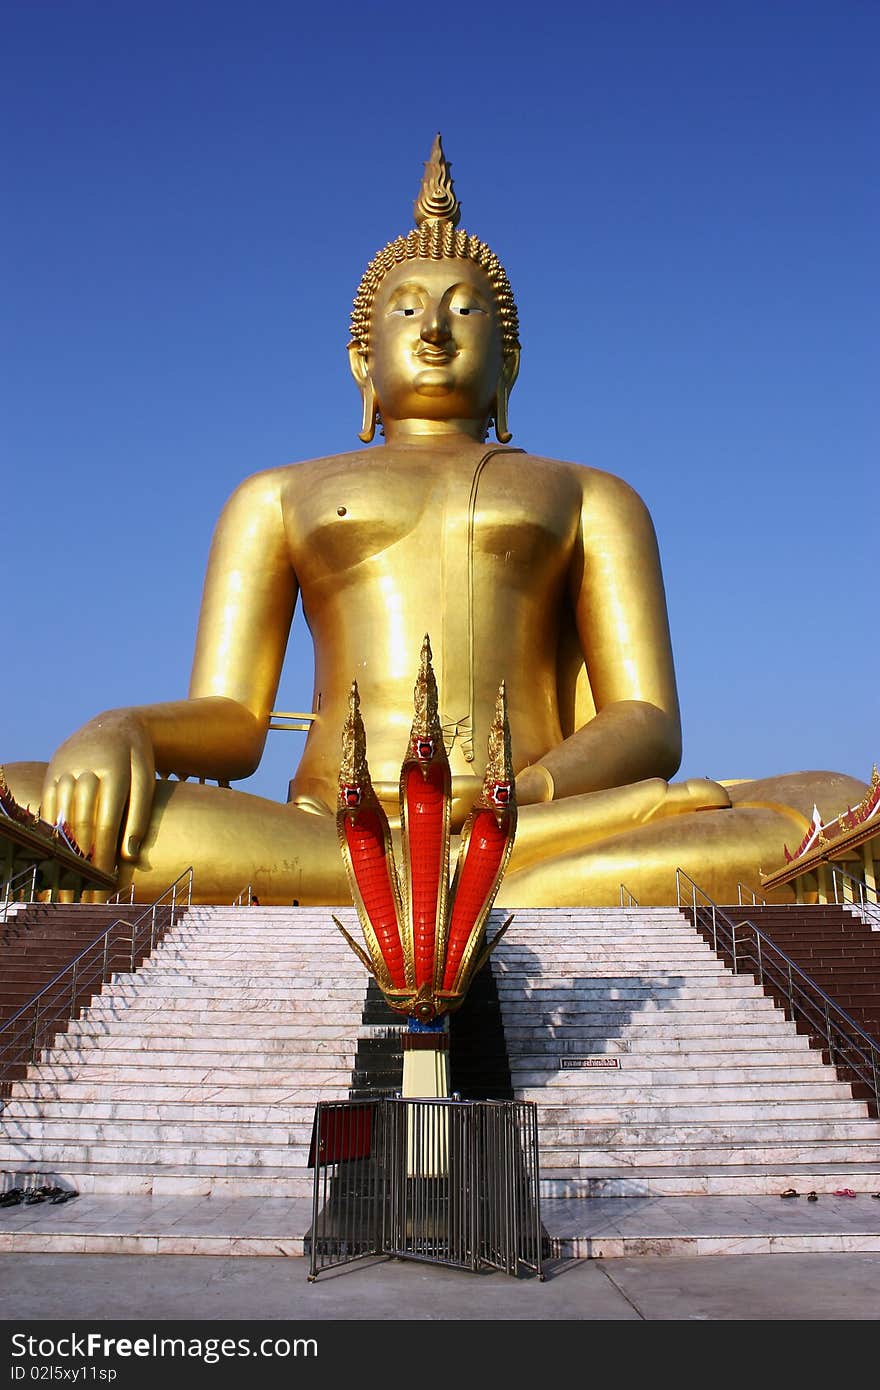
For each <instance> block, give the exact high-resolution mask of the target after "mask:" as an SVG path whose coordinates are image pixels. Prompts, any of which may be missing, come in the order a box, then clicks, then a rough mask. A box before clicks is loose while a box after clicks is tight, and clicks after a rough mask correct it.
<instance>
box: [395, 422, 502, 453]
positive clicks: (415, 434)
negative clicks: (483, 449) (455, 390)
mask: <svg viewBox="0 0 880 1390" xmlns="http://www.w3.org/2000/svg"><path fill="white" fill-rule="evenodd" d="M382 429H383V433H384V435H385V442H386V444H418V445H420V446H428V447H430V445H432V444H438V445H447V446H448V445H449V444H454V443H455V442H456V441H458V442H460V443H462V444H467V443H477V444H482V443H483V441H484V440H485V438H486V421H485V420H383V421H382Z"/></svg>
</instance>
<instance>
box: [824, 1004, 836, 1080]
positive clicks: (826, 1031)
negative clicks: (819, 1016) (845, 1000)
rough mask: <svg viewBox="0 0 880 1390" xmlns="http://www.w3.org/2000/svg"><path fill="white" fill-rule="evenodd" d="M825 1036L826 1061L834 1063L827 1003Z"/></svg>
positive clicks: (832, 1039)
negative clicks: (826, 1044) (826, 1040)
mask: <svg viewBox="0 0 880 1390" xmlns="http://www.w3.org/2000/svg"><path fill="white" fill-rule="evenodd" d="M825 1036H826V1038H827V1039H828V1061H829V1062H830V1063H831V1065H832V1066H833V1065H834V1038H833V1036H832V1033H831V1016H830V1014H829V1013H828V1005H827V1004H826V1005H825Z"/></svg>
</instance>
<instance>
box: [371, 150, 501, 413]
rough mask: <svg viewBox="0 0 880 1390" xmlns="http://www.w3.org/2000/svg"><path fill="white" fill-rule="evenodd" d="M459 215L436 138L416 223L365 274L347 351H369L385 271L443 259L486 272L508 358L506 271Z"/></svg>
mask: <svg viewBox="0 0 880 1390" xmlns="http://www.w3.org/2000/svg"><path fill="white" fill-rule="evenodd" d="M460 216H461V208H460V205H459V202H458V199H457V198H456V196H455V191H454V189H453V187H452V175H451V165H450V164H449V162H448V160H447V159H446V156H445V155H444V153H443V146H442V144H441V141H440V136H439V135H437V136H436V137H435V139H434V145H433V147H432V150H431V156H430V158H429V159H428V161H427V163H426V165H425V175H424V178H423V180H422V186H421V188H420V190H419V196H418V198H417V199H416V202H415V220H416V224H417V225H416V226H415V227H414V228H413V230H412V231H410V232H407V233H406V235H405V236H399V237H397V238H396V239H395V240H394V241H389V243H388V245H387V246H385V247H383V248H382V250H381V251H378V252H377V253H376V255H375V256H374V257H373V259H372V260H371V261H370V264H369V265H368V266H367V268H366V270H365V271H364V274H363V278H362V280H361V283H360V284H359V286H358V291H357V294H356V295H355V298H354V307H353V309H352V314H351V342H350V344H349V347H350V348H357V349H359V350H360V352H362V353H363V354H364V356H366V354H367V353H368V351H369V347H370V321H371V318H372V313H373V300H374V299H375V297H376V291H377V290H378V288H379V286H380V285H381V283H382V281H383V280H384V278H385V276H386V275H387V274H388V272H389V270H393V268H394V267H395V266H396V265H400V264H401V263H402V262H403V261H407V260H416V259H422V260H434V261H436V260H441V259H443V258H444V257H458V258H459V259H461V260H468V261H473V262H474V263H475V264H476V265H478V266H480V267H481V268H482V269H483V270H484V271H485V273H486V275H487V276H488V278H489V283H490V284H491V286H492V289H493V292H494V294H495V303H496V305H497V309H498V323H499V327H500V329H501V347H502V351H503V352H504V353H505V354H507V353H512V352H515V351H516V350H517V349H518V348H519V317H518V315H517V311H516V304H515V302H514V298H513V291H512V289H511V288H510V281H509V280H508V278H507V272H506V271H505V269H504V266H503V265H502V264H501V262H500V261H499V259H498V257H497V256H496V255H495V252H494V251H493V250H492V248H491V247H490V246H487V245H486V243H485V242H484V241H481V240H480V238H479V237H476V236H472V235H471V234H470V233H469V232H465V231H460V230H458V221H459V218H460ZM361 438H364V435H363V434H362V435H361Z"/></svg>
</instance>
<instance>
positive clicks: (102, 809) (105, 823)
mask: <svg viewBox="0 0 880 1390" xmlns="http://www.w3.org/2000/svg"><path fill="white" fill-rule="evenodd" d="M127 795H128V788H127V787H125V786H123V785H122V784H121V783H120V782H119V780H118V779H115V778H111V777H105V778H103V779H102V781H101V784H100V788H99V791H98V797H97V803H96V807H95V820H94V827H95V828H94V850H93V862H94V864H95V865H96V866H97V867H98V868H99V869H103V870H104V872H105V873H108V874H112V873H114V872H115V870H116V859H117V848H118V845H119V827H120V825H121V823H122V813H123V811H124V810H125V802H126V798H127ZM82 848H85V849H87V850H88V849H90V848H92V846H82Z"/></svg>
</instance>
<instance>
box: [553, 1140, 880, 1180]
mask: <svg viewBox="0 0 880 1390" xmlns="http://www.w3.org/2000/svg"><path fill="white" fill-rule="evenodd" d="M727 1163H730V1164H732V1165H734V1166H735V1167H746V1168H750V1169H751V1170H752V1171H754V1170H755V1169H760V1168H763V1167H765V1166H767V1165H770V1164H774V1165H775V1164H783V1165H786V1166H788V1165H791V1164H795V1165H803V1164H810V1165H814V1164H817V1163H821V1164H828V1163H834V1164H857V1165H860V1166H861V1167H862V1168H868V1167H872V1168H873V1171H874V1191H876V1190H877V1183H876V1178H877V1146H876V1144H871V1143H867V1142H864V1141H862V1142H857V1141H854V1140H851V1139H841V1140H837V1141H835V1140H831V1139H828V1140H824V1141H822V1142H820V1143H817V1142H805V1141H803V1140H799V1141H798V1142H796V1143H790V1144H786V1143H783V1142H781V1141H780V1140H778V1139H777V1142H776V1143H765V1144H729V1143H726V1142H721V1143H717V1144H712V1143H706V1144H701V1145H694V1146H691V1147H689V1148H688V1149H686V1150H683V1149H682V1148H681V1146H680V1145H679V1144H677V1143H670V1144H664V1145H659V1144H658V1145H654V1146H653V1147H652V1146H650V1145H648V1144H642V1145H635V1146H631V1147H629V1146H625V1145H620V1146H615V1147H614V1148H613V1149H612V1148H598V1147H593V1146H591V1145H584V1146H582V1147H580V1148H578V1149H577V1150H575V1151H574V1152H573V1151H572V1150H571V1149H569V1148H565V1147H563V1148H559V1149H554V1148H553V1147H552V1146H551V1145H550V1144H542V1145H541V1169H542V1171H544V1172H546V1171H552V1170H554V1169H559V1170H562V1171H565V1172H573V1173H575V1174H577V1173H581V1174H583V1175H584V1176H587V1175H589V1173H591V1172H592V1171H593V1170H594V1169H611V1170H615V1169H616V1170H617V1171H618V1172H620V1173H622V1174H624V1173H626V1174H628V1173H630V1172H631V1171H632V1170H633V1169H635V1168H644V1169H654V1168H672V1169H676V1168H679V1167H680V1166H681V1165H682V1164H687V1165H688V1166H689V1167H693V1168H699V1169H705V1168H707V1167H708V1168H717V1167H723V1166H724V1165H725V1164H727ZM843 1186H845V1187H848V1186H850V1184H849V1183H848V1182H844V1183H843Z"/></svg>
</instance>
